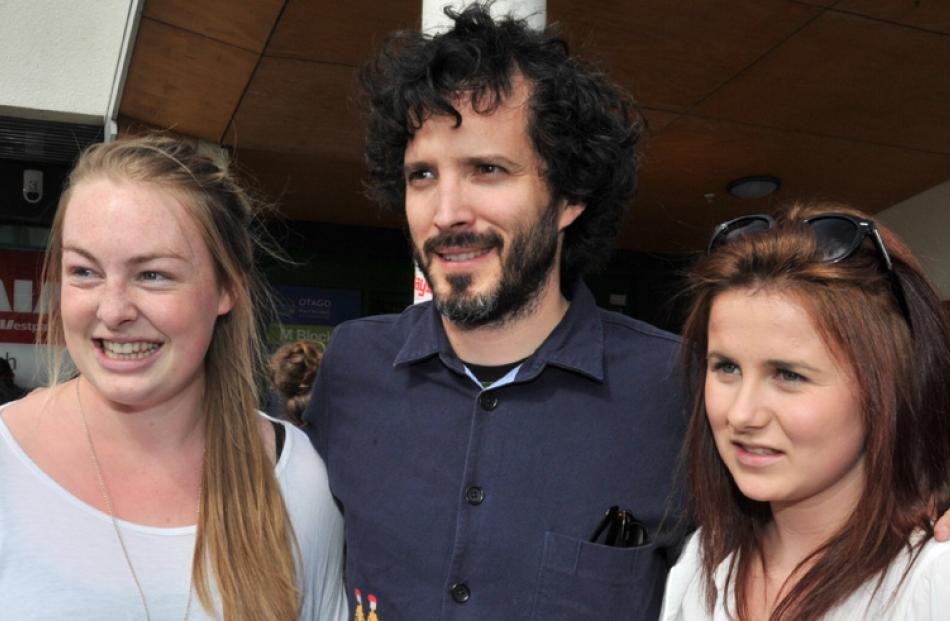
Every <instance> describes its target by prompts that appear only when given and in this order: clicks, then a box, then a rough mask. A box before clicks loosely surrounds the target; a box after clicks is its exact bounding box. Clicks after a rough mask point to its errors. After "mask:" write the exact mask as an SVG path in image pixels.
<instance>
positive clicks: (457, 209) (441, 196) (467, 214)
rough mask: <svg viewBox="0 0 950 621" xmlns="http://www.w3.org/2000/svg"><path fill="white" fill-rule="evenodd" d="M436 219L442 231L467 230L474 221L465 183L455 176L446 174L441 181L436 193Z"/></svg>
mask: <svg viewBox="0 0 950 621" xmlns="http://www.w3.org/2000/svg"><path fill="white" fill-rule="evenodd" d="M434 200H435V203H436V204H435V218H434V220H433V222H434V223H435V226H436V227H438V228H439V229H440V230H449V229H457V228H465V227H468V226H470V225H471V224H472V222H473V221H474V212H473V210H472V208H471V203H470V201H469V196H468V192H466V190H465V184H464V181H463V180H462V179H461V178H460V177H459V176H458V175H454V174H445V175H443V176H442V177H441V178H440V179H439V184H438V187H437V188H436V191H435V196H434Z"/></svg>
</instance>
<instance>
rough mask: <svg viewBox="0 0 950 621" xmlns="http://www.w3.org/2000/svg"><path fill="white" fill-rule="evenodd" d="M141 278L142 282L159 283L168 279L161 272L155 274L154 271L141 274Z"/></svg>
mask: <svg viewBox="0 0 950 621" xmlns="http://www.w3.org/2000/svg"><path fill="white" fill-rule="evenodd" d="M141 278H142V280H147V281H151V282H161V281H163V280H168V277H167V276H166V275H165V274H163V273H161V272H155V271H146V272H142V275H141Z"/></svg>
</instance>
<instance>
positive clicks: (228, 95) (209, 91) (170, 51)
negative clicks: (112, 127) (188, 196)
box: [120, 18, 258, 142]
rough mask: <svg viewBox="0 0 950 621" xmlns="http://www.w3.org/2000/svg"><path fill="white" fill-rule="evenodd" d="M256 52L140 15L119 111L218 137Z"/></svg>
mask: <svg viewBox="0 0 950 621" xmlns="http://www.w3.org/2000/svg"><path fill="white" fill-rule="evenodd" d="M257 58H258V56H257V54H254V53H252V52H248V51H246V50H242V49H238V48H236V47H233V46H230V45H225V44H223V43H219V42H217V41H213V40H211V39H208V38H207V37H203V36H201V35H197V34H194V33H191V32H187V31H185V30H181V29H179V28H175V27H173V26H168V25H166V24H163V23H160V22H157V21H155V20H153V19H148V18H144V19H142V22H141V24H140V26H139V33H138V39H137V40H136V42H135V51H134V52H133V55H132V63H131V66H130V68H129V74H128V79H127V80H126V83H125V91H124V94H123V96H122V105H121V109H120V112H121V113H122V114H124V115H126V116H130V117H132V118H135V119H138V120H140V121H144V122H146V123H150V124H152V125H156V126H158V127H168V128H174V129H175V130H176V131H177V132H179V133H182V134H188V135H191V136H197V137H199V138H204V139H206V140H211V141H213V142H218V141H219V140H220V139H221V136H222V134H223V133H224V130H225V129H226V128H227V126H228V122H229V121H230V120H231V115H232V113H233V112H234V109H235V107H236V106H237V103H238V101H239V100H240V98H241V93H242V92H243V91H244V87H245V85H246V84H247V81H248V79H249V78H250V76H251V73H252V72H253V71H254V65H255V64H256V63H257Z"/></svg>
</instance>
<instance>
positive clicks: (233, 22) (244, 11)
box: [143, 0, 284, 54]
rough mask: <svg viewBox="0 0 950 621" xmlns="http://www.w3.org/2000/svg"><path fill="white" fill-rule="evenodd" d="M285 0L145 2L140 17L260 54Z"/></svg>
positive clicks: (172, 0) (154, 0)
mask: <svg viewBox="0 0 950 621" xmlns="http://www.w3.org/2000/svg"><path fill="white" fill-rule="evenodd" d="M283 4H284V0H242V1H241V2H234V1H233V0H202V1H201V2H195V1H194V0H148V2H146V4H145V10H144V11H143V15H144V16H145V17H150V18H152V19H154V20H156V21H159V22H162V23H165V24H168V25H170V26H177V27H178V28H181V29H183V30H188V31H191V32H194V33H197V34H201V35H204V36H206V37H209V38H211V39H214V40H216V41H221V42H222V43H227V44H229V45H234V46H236V47H240V48H243V49H245V50H250V51H252V52H256V53H258V54H260V53H261V52H262V51H263V50H264V44H266V43H267V37H268V36H269V35H270V32H271V29H272V28H273V26H274V22H275V21H276V20H277V15H278V14H279V13H280V9H281V7H282V6H283Z"/></svg>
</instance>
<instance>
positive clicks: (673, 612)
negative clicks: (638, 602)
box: [660, 530, 705, 621]
mask: <svg viewBox="0 0 950 621" xmlns="http://www.w3.org/2000/svg"><path fill="white" fill-rule="evenodd" d="M704 596H705V590H704V585H703V582H702V548H701V546H700V531H698V530H697V531H696V532H694V533H693V534H691V535H690V536H689V539H688V540H687V541H686V546H685V547H684V548H683V551H682V553H680V556H679V559H678V560H677V561H676V564H675V565H674V566H673V568H672V569H670V573H669V576H667V579H666V590H665V591H664V593H663V612H662V614H661V615H660V619H661V621H673V620H679V619H688V618H690V616H689V614H688V611H691V610H693V609H694V608H696V606H697V604H701V603H702V601H703V599H704Z"/></svg>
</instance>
